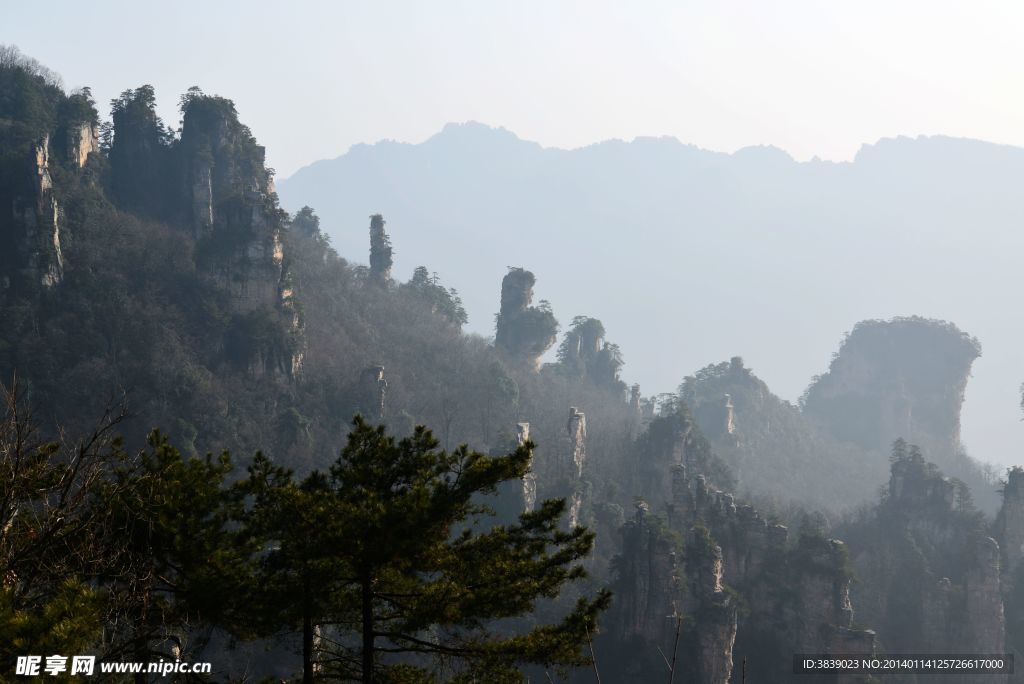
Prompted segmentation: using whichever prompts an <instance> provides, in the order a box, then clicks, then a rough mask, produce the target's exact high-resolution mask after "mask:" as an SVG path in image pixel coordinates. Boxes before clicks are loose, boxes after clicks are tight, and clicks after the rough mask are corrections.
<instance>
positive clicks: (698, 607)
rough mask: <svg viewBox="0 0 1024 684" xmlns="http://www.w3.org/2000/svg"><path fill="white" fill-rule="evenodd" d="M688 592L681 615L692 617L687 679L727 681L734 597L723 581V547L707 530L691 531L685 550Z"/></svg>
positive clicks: (734, 626) (732, 641)
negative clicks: (726, 589)
mask: <svg viewBox="0 0 1024 684" xmlns="http://www.w3.org/2000/svg"><path fill="white" fill-rule="evenodd" d="M684 558H685V564H686V577H687V580H688V581H687V591H686V593H685V595H684V598H683V601H682V609H683V610H682V613H681V614H682V615H691V616H695V617H696V620H693V621H691V623H690V625H689V626H688V628H687V630H686V632H687V633H686V637H685V645H686V649H685V650H686V651H687V652H689V654H690V656H691V657H690V658H688V659H687V662H688V664H689V665H690V668H689V669H692V674H691V675H690V677H689V679H690V681H693V682H698V683H700V684H727V683H728V682H729V677H730V676H731V674H732V667H733V647H734V646H735V643H736V631H737V613H738V605H737V597H736V596H735V595H733V594H730V593H727V592H726V591H725V587H724V586H723V584H722V548H721V547H720V546H718V545H717V544H715V543H714V541H712V539H711V536H710V535H709V534H708V531H707V529H705V528H704V527H695V528H694V529H692V530H691V531H690V535H689V537H688V539H687V544H686V550H685V553H684Z"/></svg>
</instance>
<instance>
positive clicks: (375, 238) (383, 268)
mask: <svg viewBox="0 0 1024 684" xmlns="http://www.w3.org/2000/svg"><path fill="white" fill-rule="evenodd" d="M393 263H394V260H393V258H392V249H391V238H389V237H388V234H387V231H385V230H384V217H383V216H381V215H380V214H374V215H373V216H371V217H370V281H371V282H373V283H374V284H376V285H379V286H381V287H384V286H386V285H387V284H388V283H389V282H390V281H391V266H392V264H393Z"/></svg>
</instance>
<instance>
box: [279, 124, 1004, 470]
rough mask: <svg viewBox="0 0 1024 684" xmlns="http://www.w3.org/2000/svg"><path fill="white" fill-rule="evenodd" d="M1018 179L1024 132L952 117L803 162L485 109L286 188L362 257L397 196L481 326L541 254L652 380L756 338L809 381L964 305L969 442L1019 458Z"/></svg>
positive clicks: (672, 382)
mask: <svg viewBox="0 0 1024 684" xmlns="http://www.w3.org/2000/svg"><path fill="white" fill-rule="evenodd" d="M1021 179H1024V149H1021V148H1016V147H1012V146H1007V145H998V144H994V143H987V142H981V141H977V140H968V139H958V138H950V137H943V136H932V137H925V136H920V137H917V138H907V137H898V138H886V139H883V140H880V141H878V142H877V143H875V144H872V145H865V146H863V147H862V148H861V150H860V151H859V152H858V154H857V155H856V157H855V159H854V160H853V161H850V162H830V161H821V160H811V161H807V162H798V161H796V160H794V159H793V158H792V157H791V156H790V155H788V154H787V153H786V152H784V151H782V150H780V149H778V148H774V147H771V146H759V147H748V148H744V149H742V150H739V151H737V152H735V153H733V154H726V153H721V152H713V151H708V150H703V149H700V148H698V147H696V146H694V145H687V144H684V143H682V142H680V141H678V140H676V139H674V138H666V137H662V138H637V139H635V140H633V141H631V142H624V141H620V140H609V141H605V142H600V143H596V144H593V145H589V146H586V147H581V148H577V149H573V150H562V149H554V148H545V147H542V146H541V145H539V144H537V143H534V142H529V141H524V140H521V139H519V138H518V137H517V136H515V134H513V133H511V132H509V131H507V130H505V129H496V128H491V127H488V126H485V125H483V124H479V123H473V122H471V123H465V124H449V125H447V126H445V128H444V129H443V130H442V131H441V132H439V133H438V134H436V135H434V136H432V137H431V138H429V139H428V140H426V141H424V142H423V143H419V144H409V143H398V142H394V141H382V142H379V143H376V144H373V145H356V146H354V147H352V149H351V150H350V151H349V152H348V153H347V154H345V155H342V156H341V157H338V158H336V159H333V160H328V161H320V162H316V163H314V164H312V165H310V166H307V167H305V168H303V169H301V170H300V171H298V172H297V173H296V174H294V175H293V176H291V177H290V178H287V179H282V180H280V181H279V182H278V186H277V187H278V193H279V195H280V198H281V201H282V205H283V206H284V207H285V208H286V209H288V210H291V211H294V210H296V209H298V208H300V207H301V206H303V205H306V204H308V205H310V206H313V207H314V208H315V209H316V210H317V212H318V213H319V215H320V216H321V217H322V219H323V225H324V226H325V228H326V229H327V231H328V232H329V233H330V234H331V235H332V238H333V240H334V244H335V246H336V247H337V248H338V250H339V251H340V252H341V253H342V254H344V255H346V256H347V257H349V258H355V259H356V260H362V259H363V257H362V254H363V253H364V252H365V249H366V248H365V235H364V231H365V223H366V216H367V215H368V214H370V213H374V212H381V213H383V214H384V216H385V219H387V221H388V226H389V230H390V231H391V233H392V236H393V239H394V242H395V250H396V263H395V270H396V274H398V275H400V276H403V277H404V275H405V274H407V273H411V271H412V269H413V268H414V267H415V266H417V265H420V264H424V265H426V266H427V267H428V268H430V269H431V270H436V271H438V272H439V273H440V274H441V276H442V277H443V278H444V279H445V282H446V283H448V284H451V285H454V286H455V287H456V288H457V289H458V290H459V291H460V293H461V294H462V297H463V299H464V301H465V303H466V308H467V310H468V312H469V317H470V320H469V329H470V330H475V331H477V332H480V333H482V334H485V335H487V334H492V333H493V315H494V313H495V305H494V302H495V295H496V293H497V291H498V287H499V283H500V280H501V277H502V276H503V275H504V273H505V272H506V268H507V267H508V266H525V267H527V268H529V269H531V270H532V271H533V272H534V273H536V274H537V277H538V286H537V296H538V297H539V298H542V299H547V300H550V301H551V303H552V306H553V309H554V312H555V314H556V316H557V317H558V318H559V320H560V321H561V323H562V324H563V327H564V326H565V324H567V323H568V321H569V320H571V318H572V317H573V316H575V315H579V314H586V315H598V316H600V317H601V319H602V320H603V321H604V323H605V325H606V327H607V329H608V332H609V336H610V337H613V338H614V339H616V340H617V341H619V343H620V344H621V346H622V349H623V352H624V354H625V358H626V369H625V378H626V379H627V380H630V381H632V380H637V381H639V382H640V383H641V384H642V386H643V389H644V392H645V393H648V392H652V393H653V392H656V391H657V392H660V391H669V390H672V389H673V388H674V387H675V386H676V385H677V384H678V383H679V381H680V380H681V379H682V378H683V377H684V376H685V375H687V374H689V373H691V372H693V371H694V370H695V369H696V368H699V367H701V366H703V365H705V364H706V363H709V362H711V361H715V360H717V359H720V358H721V357H722V356H723V355H728V354H742V355H743V357H744V358H745V359H746V360H747V362H748V363H749V364H751V366H752V367H754V368H756V369H757V372H758V374H759V375H760V376H761V377H762V378H764V379H765V380H766V381H767V382H768V384H769V385H770V386H771V387H772V388H773V390H774V391H776V392H779V393H780V394H781V395H782V396H784V397H788V398H791V399H796V397H798V396H799V395H800V393H801V392H802V391H803V389H804V388H805V387H806V386H807V384H808V383H809V382H810V379H811V378H812V377H813V376H815V375H817V374H820V373H822V372H824V371H825V370H826V368H827V366H828V361H829V354H830V353H831V352H832V351H833V350H834V349H835V348H836V345H837V342H838V341H839V339H840V338H841V336H842V333H843V332H844V331H846V330H849V328H850V327H851V326H852V325H853V324H854V323H855V322H856V321H858V320H863V319H868V318H890V317H893V316H901V315H922V316H927V317H933V318H939V319H943V320H950V321H953V322H955V323H956V324H957V325H958V326H960V327H961V328H962V329H963V330H966V331H967V332H969V333H970V334H972V335H974V336H976V337H977V338H979V340H980V341H981V343H982V346H983V350H984V356H983V357H982V358H981V359H979V361H978V363H977V364H976V366H975V372H974V379H972V381H971V383H970V384H969V386H968V390H967V403H966V408H965V417H964V436H965V441H966V442H967V444H968V446H969V447H970V448H971V452H972V453H973V454H974V455H976V456H977V457H979V458H982V459H985V460H991V461H995V462H1002V463H1009V462H1015V461H1016V459H1017V455H1016V454H1018V453H1021V452H1024V431H1022V429H1021V426H1020V425H1019V420H1018V418H1019V413H1018V396H1017V387H1018V385H1019V384H1020V381H1021V379H1024V359H1020V358H1018V355H1017V353H1016V350H1018V349H1020V348H1021V347H1022V346H1024V325H1021V324H1018V323H1017V322H1016V321H1014V320H1012V317H1010V316H1007V315H1006V312H1009V311H1012V310H1013V307H1014V305H1015V303H1016V302H1015V299H1014V293H1015V292H1016V291H1020V290H1021V289H1024V274H1021V273H1020V272H1019V269H1018V268H1017V259H1016V255H1018V254H1022V253H1024V232H1022V231H1021V230H1020V227H1021V226H1022V225H1024V201H1022V200H1024V191H1022V184H1021V182H1020V181H1021ZM652 331H656V332H654V333H653V334H652ZM665 368H668V369H671V370H670V371H668V373H667V374H666V373H665V372H664V371H663V370H661V371H659V369H665Z"/></svg>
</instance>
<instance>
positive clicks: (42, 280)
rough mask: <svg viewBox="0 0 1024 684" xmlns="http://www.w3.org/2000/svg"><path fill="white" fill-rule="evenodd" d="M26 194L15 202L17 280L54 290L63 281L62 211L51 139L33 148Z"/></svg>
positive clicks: (19, 196)
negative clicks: (53, 172) (55, 187)
mask: <svg viewBox="0 0 1024 684" xmlns="http://www.w3.org/2000/svg"><path fill="white" fill-rule="evenodd" d="M27 177H28V180H29V184H28V187H27V188H26V190H27V192H25V194H21V195H17V196H15V198H14V202H13V207H12V209H13V219H14V225H13V231H12V237H13V245H12V246H13V248H14V250H13V252H14V256H15V264H16V265H17V266H16V272H15V273H14V276H15V278H16V279H17V280H19V281H21V283H22V284H23V285H24V286H26V287H28V288H34V287H39V286H42V287H43V288H51V287H53V286H54V285H57V284H58V283H60V281H61V280H62V279H63V278H64V255H63V252H62V251H61V242H60V207H59V206H58V204H57V200H56V198H54V196H53V179H52V178H51V177H50V136H48V135H44V136H43V137H42V138H40V139H39V140H37V141H36V142H34V143H33V144H32V147H31V149H30V153H29V164H28V169H27Z"/></svg>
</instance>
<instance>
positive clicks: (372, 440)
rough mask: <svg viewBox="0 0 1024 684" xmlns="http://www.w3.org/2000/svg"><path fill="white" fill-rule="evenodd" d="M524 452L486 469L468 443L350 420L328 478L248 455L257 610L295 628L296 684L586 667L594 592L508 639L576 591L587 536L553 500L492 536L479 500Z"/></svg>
mask: <svg viewBox="0 0 1024 684" xmlns="http://www.w3.org/2000/svg"><path fill="white" fill-rule="evenodd" d="M531 447H532V445H529V444H527V445H524V446H523V447H521V448H518V449H517V450H515V451H514V452H512V453H511V454H508V455H505V456H497V457H494V456H487V455H484V454H482V453H479V452H476V451H473V450H471V449H469V448H468V447H466V446H461V447H459V448H458V449H455V450H454V451H452V452H447V451H443V450H439V449H438V441H437V440H436V439H435V438H434V436H433V435H432V434H431V432H430V431H429V430H428V429H426V428H424V427H422V426H421V427H418V428H416V430H415V432H414V434H413V435H412V436H410V437H408V438H405V439H401V440H396V439H395V438H394V437H392V436H389V435H387V434H386V433H385V430H384V428H383V427H374V426H371V425H369V424H367V423H366V422H364V421H363V420H362V419H361V418H359V417H357V418H356V419H355V422H354V426H353V429H352V432H351V433H350V435H349V439H348V444H347V445H346V446H345V448H344V450H343V451H342V453H341V456H340V457H339V458H338V460H337V461H336V462H335V463H334V464H333V465H332V466H331V468H330V470H329V472H327V473H322V472H314V473H312V474H311V475H309V476H308V477H307V478H305V479H304V480H302V481H301V482H293V481H291V479H290V476H289V474H288V473H286V472H285V471H281V470H280V469H277V468H275V467H274V466H273V465H272V464H271V463H270V462H269V461H268V460H267V459H257V461H256V462H255V463H254V465H253V467H252V468H251V469H250V483H251V486H252V491H253V493H254V494H255V496H256V508H255V510H254V518H253V520H254V524H256V525H257V526H259V527H261V529H262V533H263V534H266V535H267V539H268V541H269V546H268V548H271V549H273V551H271V552H270V553H269V555H268V556H267V558H266V559H265V568H266V573H267V574H266V577H265V581H264V583H263V588H264V590H265V591H264V597H265V598H264V601H266V603H265V606H266V609H267V614H268V615H287V616H288V619H290V620H291V622H292V624H293V625H295V626H298V623H300V622H301V625H302V631H303V643H304V649H303V650H304V658H303V663H304V670H305V673H304V681H307V682H308V681H312V678H313V672H314V670H316V669H320V670H321V671H322V672H324V673H325V674H328V675H330V676H334V677H339V678H341V679H343V680H349V681H362V682H378V681H392V680H394V679H395V678H399V677H400V678H401V679H402V681H433V680H435V678H436V677H438V676H440V674H439V673H441V672H444V678H445V679H447V680H449V681H461V680H468V679H469V678H473V677H475V678H477V681H483V680H486V681H510V680H511V681H515V680H518V679H519V677H520V675H519V674H518V669H517V667H518V666H519V665H523V664H529V663H539V664H543V665H550V666H556V667H568V666H579V665H583V664H586V663H587V662H588V660H587V658H586V657H584V656H583V655H582V653H581V645H582V644H583V643H585V640H586V639H587V635H588V633H593V632H594V631H595V626H596V619H597V616H598V614H599V613H600V612H601V611H602V610H603V609H604V608H606V607H607V605H608V603H609V600H610V596H609V594H608V593H607V592H605V591H601V592H599V593H598V594H597V595H596V596H594V597H593V598H580V599H579V600H578V602H577V604H576V606H575V608H574V609H573V610H572V611H570V613H569V614H568V615H566V616H564V617H563V618H562V619H561V620H560V621H558V622H557V623H555V624H541V625H530V626H526V627H523V628H521V629H515V628H513V626H512V625H513V624H519V623H518V622H517V621H516V620H510V618H518V617H520V616H524V615H526V614H528V613H532V612H533V611H534V610H535V608H536V607H537V605H538V603H539V602H541V601H543V600H544V599H553V598H555V597H556V596H558V595H559V594H560V593H561V592H562V591H563V589H565V588H566V587H567V585H568V584H569V583H572V582H575V581H578V580H581V579H583V578H584V577H585V576H586V572H585V570H584V569H583V567H582V566H581V565H580V561H581V560H582V559H583V558H584V557H585V556H586V555H587V554H588V553H589V552H590V550H591V547H592V546H593V539H594V537H593V534H592V533H591V532H590V531H588V530H586V529H585V528H581V527H577V528H575V529H573V530H571V531H568V532H567V531H564V530H563V529H562V527H561V525H560V519H561V517H562V514H563V512H564V510H565V502H564V501H563V500H550V501H546V502H544V503H543V504H542V505H540V506H539V507H538V509H537V510H536V511H534V512H531V513H527V514H524V515H522V516H520V518H519V520H518V521H517V522H516V523H515V524H512V525H508V526H495V525H493V517H492V514H491V512H490V511H489V510H488V509H487V508H486V507H485V506H483V505H481V503H480V501H481V495H484V494H488V493H493V492H494V491H495V489H496V487H497V485H498V484H499V483H501V482H505V481H508V480H513V479H517V478H521V477H522V476H523V475H524V474H525V473H526V471H527V469H528V468H529V464H530V458H531V456H530V449H531ZM275 596H277V597H279V599H275V598H274V597H275ZM286 605H287V606H291V609H290V610H285V611H284V612H283V613H281V612H277V611H279V610H280V608H281V606H286ZM318 638H319V639H320V643H319V645H318V644H317V643H316V641H317V640H318ZM481 677H482V678H483V679H480V678H481Z"/></svg>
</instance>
